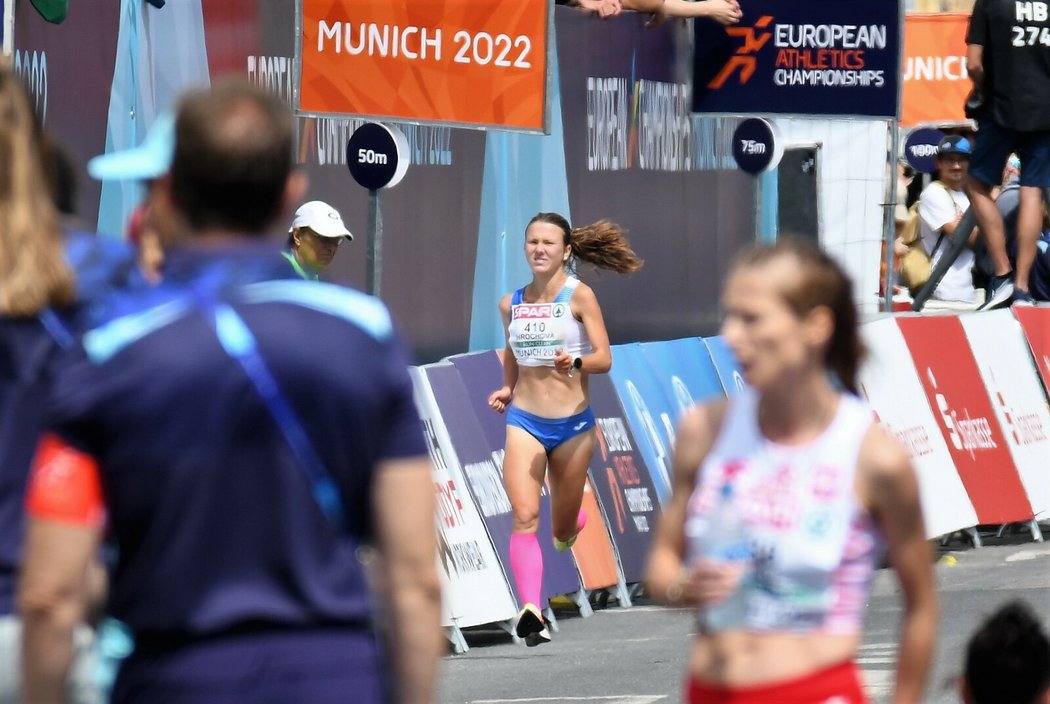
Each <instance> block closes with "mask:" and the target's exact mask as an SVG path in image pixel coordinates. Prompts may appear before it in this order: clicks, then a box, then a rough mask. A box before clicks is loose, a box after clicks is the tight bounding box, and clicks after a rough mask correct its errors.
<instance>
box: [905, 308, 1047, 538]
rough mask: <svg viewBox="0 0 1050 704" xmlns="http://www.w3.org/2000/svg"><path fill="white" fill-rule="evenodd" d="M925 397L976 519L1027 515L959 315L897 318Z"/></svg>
mask: <svg viewBox="0 0 1050 704" xmlns="http://www.w3.org/2000/svg"><path fill="white" fill-rule="evenodd" d="M897 324H898V325H899V326H900V330H901V333H902V334H903V336H904V340H905V342H906V343H907V345H908V351H909V352H910V353H911V357H912V360H913V361H914V362H915V368H916V370H917V371H918V374H919V381H920V383H921V384H922V388H923V391H924V392H925V394H926V398H927V399H928V400H929V403H930V408H931V409H932V410H933V415H934V417H935V418H936V420H937V426H938V428H940V431H941V433H942V434H943V435H944V439H945V442H946V443H947V445H948V452H949V453H950V454H951V457H952V461H953V462H954V463H955V469H956V471H958V472H959V477H960V478H961V479H962V482H963V486H964V487H966V493H967V494H968V495H969V497H970V500H971V501H972V502H973V507H974V509H975V510H976V511H977V520H978V521H979V522H980V523H1010V522H1014V521H1022V520H1028V519H1030V518H1032V507H1031V504H1030V503H1029V501H1028V497H1027V494H1026V493H1025V490H1024V487H1023V486H1022V484H1021V478H1020V476H1019V475H1018V473H1017V467H1016V466H1015V465H1014V461H1013V458H1012V457H1011V455H1010V450H1009V448H1008V447H1007V445H1006V439H1005V438H1004V437H1003V433H1002V430H1001V428H1000V427H999V422H998V421H997V419H996V415H995V411H994V410H993V409H992V403H991V399H989V398H988V392H987V391H986V390H985V386H984V382H983V381H982V380H981V375H980V372H979V371H978V369H977V362H976V360H975V359H974V357H973V353H972V352H971V351H970V345H969V343H968V342H967V339H966V333H965V332H964V330H963V327H962V325H961V324H960V322H959V319H958V318H957V317H955V316H933V317H910V318H899V319H898V320H897Z"/></svg>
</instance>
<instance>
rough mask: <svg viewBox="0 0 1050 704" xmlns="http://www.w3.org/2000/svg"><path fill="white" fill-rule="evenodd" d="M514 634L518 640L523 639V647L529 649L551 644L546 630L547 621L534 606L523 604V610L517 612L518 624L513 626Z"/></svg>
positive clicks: (548, 632) (549, 635) (548, 631)
mask: <svg viewBox="0 0 1050 704" xmlns="http://www.w3.org/2000/svg"><path fill="white" fill-rule="evenodd" d="M514 632H515V633H516V634H517V636H518V638H522V639H524V640H525V645H527V646H528V647H530V648H533V647H535V646H537V645H540V644H542V643H550V642H551V632H550V630H549V629H548V628H547V621H546V619H544V618H543V614H542V613H540V609H539V607H537V606H535V605H534V604H525V608H524V609H522V610H521V611H519V612H518V622H517V624H515V626H514Z"/></svg>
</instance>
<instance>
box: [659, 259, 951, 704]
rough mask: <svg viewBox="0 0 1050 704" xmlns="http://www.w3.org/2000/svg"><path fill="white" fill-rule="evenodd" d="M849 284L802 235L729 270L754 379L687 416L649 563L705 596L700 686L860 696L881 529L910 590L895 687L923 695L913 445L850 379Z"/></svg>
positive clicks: (746, 367) (739, 351)
mask: <svg viewBox="0 0 1050 704" xmlns="http://www.w3.org/2000/svg"><path fill="white" fill-rule="evenodd" d="M851 289H852V285H851V284H850V282H849V279H847V278H846V276H845V274H844V273H843V272H842V270H841V268H840V267H839V266H838V265H837V264H836V263H835V262H834V261H833V260H832V259H831V258H830V257H828V256H827V255H826V254H824V253H822V252H820V251H819V250H817V249H816V247H814V246H813V245H812V244H804V243H799V242H793V241H791V240H780V241H778V243H777V244H776V245H775V246H773V247H758V248H755V249H753V250H750V251H748V252H746V253H745V254H744V255H743V256H742V257H741V258H740V259H738V261H737V263H736V264H735V266H733V267H732V269H731V270H730V272H729V275H728V278H727V281H726V285H725V290H724V294H723V299H722V300H723V302H724V307H725V317H724V322H723V324H722V333H723V336H724V337H725V340H726V342H727V343H728V345H729V347H730V348H731V349H732V351H733V354H734V356H735V357H736V359H737V361H738V362H739V364H740V367H741V369H742V370H743V374H744V377H745V379H746V381H747V382H748V384H749V387H748V388H745V389H743V390H741V391H740V392H739V393H738V394H737V395H735V396H733V397H732V398H731V399H730V400H729V401H725V400H722V401H719V402H716V403H712V404H707V405H704V406H697V407H695V408H693V409H692V410H690V411H689V412H688V413H687V414H686V415H685V416H683V418H682V421H681V423H680V425H679V428H678V432H677V434H676V441H675V453H674V460H675V466H674V469H675V479H674V493H673V494H672V497H671V501H670V502H669V503H668V505H667V506H666V507H665V510H664V513H663V515H662V516H661V518H660V525H659V526H658V528H657V534H656V537H655V540H654V543H653V548H652V553H651V555H650V559H649V567H648V571H647V575H646V584H647V588H648V591H649V593H650V594H651V595H653V597H654V598H656V599H657V600H659V601H661V602H663V603H665V604H667V605H671V606H693V607H696V608H698V609H699V618H700V620H699V624H700V625H699V632H698V633H697V635H696V637H695V638H694V639H693V644H692V648H691V654H690V656H689V659H688V663H689V665H688V668H689V681H688V683H687V685H686V686H687V691H688V696H687V700H688V701H689V702H694V703H696V704H702V703H710V702H733V703H734V704H766V703H767V702H827V703H830V702H833V701H834V702H836V703H839V704H863V703H864V702H866V701H867V699H866V698H865V696H864V692H863V686H862V684H861V681H860V674H859V672H858V671H857V668H856V665H855V664H854V658H855V657H856V655H857V649H858V647H859V646H860V640H861V638H860V636H861V624H862V622H863V616H864V607H865V604H866V603H867V601H868V595H869V593H870V587H871V583H872V580H873V579H874V576H875V570H876V569H877V568H878V566H879V564H880V562H881V560H882V554H881V553H882V549H881V548H882V545H886V547H887V548H888V552H889V560H890V564H892V565H893V567H894V569H895V571H896V573H897V577H898V579H899V582H900V585H901V590H902V592H903V596H904V613H903V619H902V623H901V633H900V651H899V656H898V661H897V678H896V692H895V695H894V699H893V701H894V702H897V703H898V704H918V702H920V701H922V693H923V688H924V684H925V680H926V675H927V670H928V668H929V665H930V658H931V655H932V652H933V643H934V637H935V635H936V624H937V595H936V592H935V590H934V583H933V570H932V568H931V562H932V560H931V556H930V549H929V546H928V544H927V542H926V536H925V532H924V528H923V517H922V508H921V506H920V503H919V488H918V483H917V481H916V478H915V474H914V472H913V470H912V468H911V465H910V463H909V461H908V457H907V454H906V453H905V452H904V450H903V449H902V448H901V447H900V446H899V445H898V444H897V443H896V441H895V440H894V439H893V438H892V437H891V436H890V434H889V433H887V432H886V431H885V429H883V428H881V427H880V426H878V425H877V424H876V423H874V422H873V420H872V412H871V409H870V408H869V407H868V406H867V405H866V404H865V403H864V402H863V401H861V400H860V399H859V398H858V397H857V395H856V389H857V379H856V375H857V370H858V367H859V366H860V361H861V358H862V356H863V346H862V344H861V342H860V339H859V330H858V323H857V311H856V309H855V308H854V305H853V300H854V299H853V294H852V290H851Z"/></svg>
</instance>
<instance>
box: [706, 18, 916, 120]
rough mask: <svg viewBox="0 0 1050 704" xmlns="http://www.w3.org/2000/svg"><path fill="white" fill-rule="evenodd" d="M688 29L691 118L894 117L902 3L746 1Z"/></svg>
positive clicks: (897, 86) (896, 101)
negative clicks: (719, 18) (731, 21)
mask: <svg viewBox="0 0 1050 704" xmlns="http://www.w3.org/2000/svg"><path fill="white" fill-rule="evenodd" d="M741 7H742V9H743V11H744V17H743V20H741V22H740V24H738V25H736V26H733V27H722V26H721V25H718V24H716V23H714V22H702V21H696V22H694V23H693V28H694V29H693V32H694V39H695V41H694V43H693V46H694V51H695V53H694V55H693V111H694V112H701V113H704V112H708V113H711V112H713V113H732V114H759V115H768V114H773V113H779V114H790V115H860V116H867V117H878V118H886V119H889V118H896V117H897V112H898V102H899V101H898V93H899V90H900V75H901V72H900V45H901V10H900V0H849V1H848V2H843V1H842V0H805V2H798V0H747V2H746V3H741Z"/></svg>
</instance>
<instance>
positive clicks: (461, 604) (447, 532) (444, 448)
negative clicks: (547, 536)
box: [409, 367, 517, 628]
mask: <svg viewBox="0 0 1050 704" xmlns="http://www.w3.org/2000/svg"><path fill="white" fill-rule="evenodd" d="M409 374H410V375H411V377H412V385H413V390H414V395H415V401H416V408H417V409H418V410H419V415H420V418H421V419H422V421H423V434H424V435H425V437H426V439H427V448H428V449H429V450H430V458H431V461H432V462H433V465H434V491H435V494H436V499H437V514H436V521H437V526H438V559H439V564H440V566H441V571H440V574H441V577H442V579H443V582H444V585H443V586H444V587H445V588H444V589H443V601H444V605H445V606H446V608H447V612H446V613H447V619H448V620H450V621H451V622H452V623H454V624H455V625H457V626H460V627H463V628H465V627H467V626H479V625H481V624H484V623H496V622H498V621H505V620H507V619H511V618H514V616H515V614H516V612H517V608H516V607H515V605H514V597H513V595H512V593H511V589H510V585H509V583H508V581H507V579H506V577H505V576H504V574H503V567H502V565H500V560H499V557H497V555H496V551H495V549H494V548H493V546H492V542H491V541H490V540H489V536H488V533H486V532H485V524H484V522H483V521H482V520H481V515H480V514H479V513H478V508H477V506H475V504H474V500H473V499H472V498H471V496H470V493H469V492H468V491H467V485H466V481H465V480H464V478H463V469H462V467H460V464H459V458H458V457H457V456H456V453H455V451H454V450H453V448H452V441H451V439H450V438H449V436H448V429H447V428H446V427H445V421H444V419H443V418H442V417H441V414H440V413H438V411H437V403H436V402H435V401H434V395H433V392H432V391H431V389H430V385H429V383H428V382H427V379H426V375H425V374H424V373H423V372H422V370H420V369H419V368H417V367H411V368H409ZM443 616H445V615H444V614H443ZM444 625H449V624H448V623H447V622H446V623H445V624H444Z"/></svg>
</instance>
